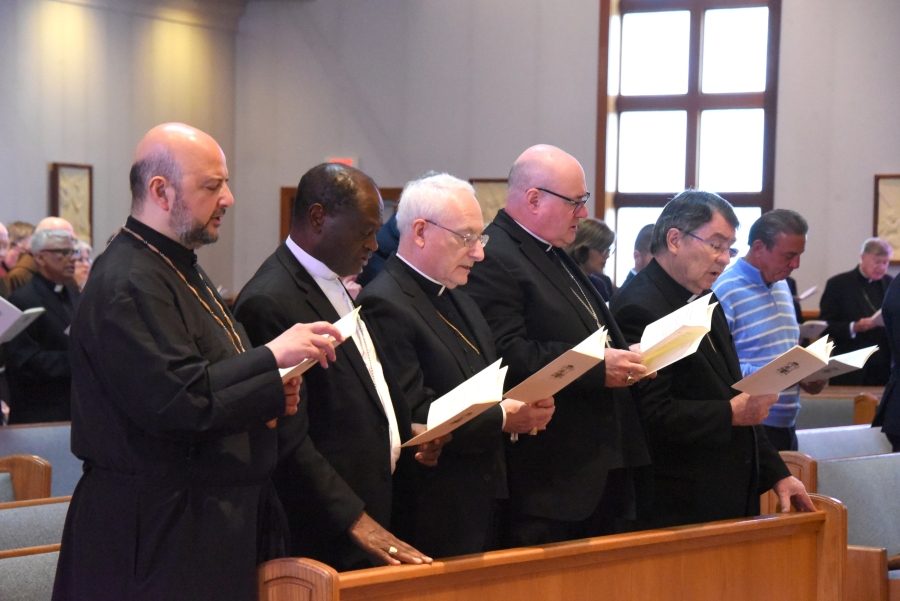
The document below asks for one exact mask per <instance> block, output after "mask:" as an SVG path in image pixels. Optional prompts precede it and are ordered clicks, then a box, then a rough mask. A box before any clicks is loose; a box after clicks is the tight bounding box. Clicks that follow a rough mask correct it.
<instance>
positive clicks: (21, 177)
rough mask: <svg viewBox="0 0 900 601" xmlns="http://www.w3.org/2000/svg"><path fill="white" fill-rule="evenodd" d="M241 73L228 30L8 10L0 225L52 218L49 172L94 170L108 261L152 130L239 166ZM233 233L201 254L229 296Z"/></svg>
mask: <svg viewBox="0 0 900 601" xmlns="http://www.w3.org/2000/svg"><path fill="white" fill-rule="evenodd" d="M113 4H114V3H113ZM174 16H175V17H177V15H174ZM234 65H235V59H234V33H233V31H229V30H226V29H216V28H212V27H202V26H196V25H191V24H186V23H184V22H179V20H178V19H176V18H167V19H163V18H158V17H153V16H145V15H140V14H135V13H134V12H129V11H126V10H117V9H115V8H102V7H94V6H80V5H75V4H70V3H64V2H52V1H48V0H0V221H3V222H6V223H8V222H10V221H15V220H26V221H31V222H36V221H37V220H39V219H41V218H42V217H44V216H45V215H46V214H47V211H48V190H47V187H48V177H47V169H48V165H49V164H50V163H52V162H70V163H87V164H91V165H93V166H94V205H93V206H94V245H95V247H97V248H98V250H99V249H101V248H102V247H103V245H104V243H105V241H106V239H107V238H108V237H109V236H110V235H111V234H112V233H113V232H114V231H116V229H117V228H118V227H119V225H121V224H122V223H123V222H124V220H125V217H126V216H127V215H128V208H129V202H130V200H129V198H130V197H129V192H128V170H129V168H130V166H131V160H132V153H133V151H134V148H135V146H136V145H137V143H138V141H139V140H140V138H141V136H142V135H143V134H144V132H146V131H147V130H148V129H149V128H151V127H152V126H154V125H156V124H158V123H161V122H165V121H185V122H187V123H190V124H192V125H195V126H197V127H200V128H201V129H204V130H206V131H208V132H209V133H210V134H212V135H213V136H214V137H215V138H216V139H217V140H218V141H219V143H220V144H221V145H222V147H223V149H224V150H225V152H226V154H227V155H228V156H229V157H230V158H231V157H233V156H234V72H235V68H234ZM232 167H233V165H232ZM233 228H234V223H233V220H230V219H226V225H225V226H223V233H222V237H221V239H220V241H219V243H218V244H217V245H216V246H214V247H211V248H210V249H205V250H203V251H201V260H202V262H203V265H204V266H205V267H206V268H207V270H208V271H209V272H210V275H211V276H212V277H213V278H214V280H215V281H216V282H217V283H221V284H224V285H225V286H229V287H230V286H231V285H232V274H233V271H232V266H231V263H232V256H233V254H234V236H233V233H232V232H233Z"/></svg>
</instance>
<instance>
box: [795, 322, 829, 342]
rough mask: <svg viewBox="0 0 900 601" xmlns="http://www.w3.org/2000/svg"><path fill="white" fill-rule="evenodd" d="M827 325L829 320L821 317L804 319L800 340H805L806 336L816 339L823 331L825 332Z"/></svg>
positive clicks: (801, 325)
mask: <svg viewBox="0 0 900 601" xmlns="http://www.w3.org/2000/svg"><path fill="white" fill-rule="evenodd" d="M827 327H828V322H827V321H821V320H819V319H812V320H810V321H804V322H803V323H801V324H800V340H803V339H804V338H806V339H809V340H814V339H816V338H818V337H819V336H821V335H822V332H824V331H825V328H827Z"/></svg>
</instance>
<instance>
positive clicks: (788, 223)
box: [747, 209, 809, 250]
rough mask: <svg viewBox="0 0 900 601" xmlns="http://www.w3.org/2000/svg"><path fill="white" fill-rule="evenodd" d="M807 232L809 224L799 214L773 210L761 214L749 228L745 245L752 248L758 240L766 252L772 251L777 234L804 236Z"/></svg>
mask: <svg viewBox="0 0 900 601" xmlns="http://www.w3.org/2000/svg"><path fill="white" fill-rule="evenodd" d="M808 232H809V224H808V223H806V219H804V218H803V216H802V215H801V214H800V213H797V212H796V211H791V210H788V209H775V210H773V211H769V212H767V213H763V215H762V216H761V217H760V218H759V219H757V220H756V221H755V222H754V223H753V225H751V226H750V235H749V236H748V237H747V244H749V245H750V246H753V243H754V242H756V241H757V240H759V241H760V242H762V243H763V244H765V245H766V248H767V249H768V250H772V247H774V246H775V239H776V238H777V237H778V235H779V234H785V235H793V236H805V235H806V234H807V233H808Z"/></svg>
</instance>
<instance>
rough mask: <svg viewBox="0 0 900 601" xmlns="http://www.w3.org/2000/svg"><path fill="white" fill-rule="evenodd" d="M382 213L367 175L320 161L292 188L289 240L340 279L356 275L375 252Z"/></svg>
mask: <svg viewBox="0 0 900 601" xmlns="http://www.w3.org/2000/svg"><path fill="white" fill-rule="evenodd" d="M383 210H384V203H383V202H382V200H381V194H380V193H379V192H378V187H377V186H376V185H375V182H374V181H372V178H371V177H369V176H368V175H366V174H365V173H363V172H362V171H360V170H359V169H355V168H353V167H350V166H348V165H342V164H339V163H322V164H321V165H316V166H315V167H313V168H312V169H310V170H309V171H307V172H306V173H304V174H303V177H302V178H301V179H300V183H299V184H298V185H297V194H296V196H295V197H294V206H293V213H292V218H291V239H292V240H293V241H294V242H295V243H296V244H297V246H299V247H300V248H302V249H303V250H304V251H305V252H307V253H309V254H310V255H311V256H313V257H315V258H316V259H317V260H319V261H321V262H322V263H324V264H325V265H326V266H327V267H328V268H329V269H331V270H332V271H333V272H334V273H336V274H337V275H339V276H340V277H345V276H348V275H355V274H357V273H359V272H360V271H362V268H363V266H365V265H366V263H368V261H369V258H370V257H371V256H372V253H373V252H375V251H376V250H378V242H377V241H376V240H375V235H376V234H377V233H378V230H379V229H380V228H381V214H382V211H383Z"/></svg>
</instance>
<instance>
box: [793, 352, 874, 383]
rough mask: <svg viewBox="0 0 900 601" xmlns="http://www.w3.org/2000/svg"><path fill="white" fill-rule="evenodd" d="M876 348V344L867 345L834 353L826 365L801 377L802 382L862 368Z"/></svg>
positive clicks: (825, 378) (839, 374)
mask: <svg viewBox="0 0 900 601" xmlns="http://www.w3.org/2000/svg"><path fill="white" fill-rule="evenodd" d="M877 350H878V345H877V344H876V345H874V346H867V347H866V348H861V349H859V350H855V351H850V352H849V353H844V354H843V355H835V356H834V357H832V358H831V360H830V361H828V365H826V366H825V367H823V368H822V369H820V370H819V371H817V372H816V373H814V374H813V375H811V376H807V377H805V378H803V380H802V381H803V382H815V381H816V380H827V379H828V378H833V377H835V376H842V375H844V374H848V373H850V372H851V371H856V370H857V369H862V368H863V365H865V364H866V361H868V360H869V357H871V356H872V355H873V354H874V353H875V351H877Z"/></svg>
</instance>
